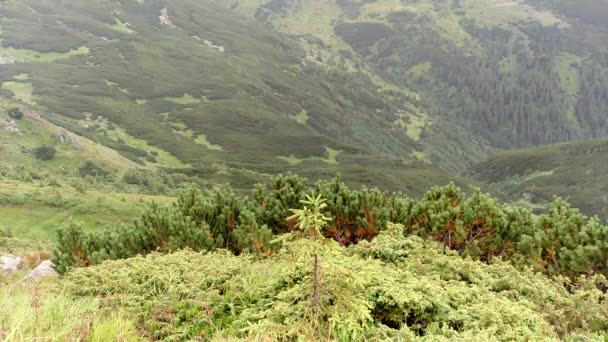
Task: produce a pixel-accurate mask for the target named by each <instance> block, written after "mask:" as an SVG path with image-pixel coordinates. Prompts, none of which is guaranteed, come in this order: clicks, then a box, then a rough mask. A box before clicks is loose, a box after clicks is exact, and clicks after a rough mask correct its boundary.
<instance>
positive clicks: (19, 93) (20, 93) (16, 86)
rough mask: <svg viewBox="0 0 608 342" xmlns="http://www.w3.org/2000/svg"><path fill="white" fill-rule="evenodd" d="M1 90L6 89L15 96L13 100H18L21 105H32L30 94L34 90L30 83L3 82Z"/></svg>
mask: <svg viewBox="0 0 608 342" xmlns="http://www.w3.org/2000/svg"><path fill="white" fill-rule="evenodd" d="M2 88H4V89H8V90H10V91H12V92H13V94H15V99H16V100H19V101H21V102H23V103H28V104H31V103H34V101H33V95H32V92H33V91H34V88H33V87H32V84H31V83H25V82H13V81H10V82H4V83H2Z"/></svg>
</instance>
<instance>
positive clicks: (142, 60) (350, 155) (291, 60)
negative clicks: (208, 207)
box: [0, 0, 466, 190]
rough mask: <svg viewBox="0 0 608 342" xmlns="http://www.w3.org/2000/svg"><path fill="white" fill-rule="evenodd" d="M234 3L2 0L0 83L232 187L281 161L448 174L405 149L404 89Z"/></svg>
mask: <svg viewBox="0 0 608 342" xmlns="http://www.w3.org/2000/svg"><path fill="white" fill-rule="evenodd" d="M250 5H251V7H255V6H254V4H250ZM239 11H240V8H239V9H236V8H235V7H234V6H232V4H223V3H218V2H215V1H180V2H172V1H159V0H157V1H145V2H144V1H142V2H136V1H129V0H123V1H110V0H105V1H101V2H98V3H96V4H95V5H91V4H89V3H88V2H85V1H82V0H66V1H62V2H60V3H57V2H54V1H30V0H20V1H10V2H3V3H2V6H1V7H0V14H2V19H1V20H0V26H1V27H2V36H1V37H2V47H1V48H0V54H2V56H3V60H2V61H3V63H5V64H3V65H2V69H1V70H0V83H1V84H2V87H1V88H0V91H1V93H0V96H4V97H7V98H11V99H13V100H15V101H20V102H21V104H22V105H23V106H27V107H28V108H33V109H36V110H37V111H38V112H39V113H40V114H41V115H42V116H43V117H45V118H47V119H48V120H51V121H52V122H53V123H55V124H57V125H60V126H62V127H65V128H66V129H68V130H70V131H72V132H74V133H76V134H80V135H83V136H85V137H87V138H89V139H91V140H95V141H98V142H100V143H101V144H104V145H106V146H108V147H111V148H113V149H115V150H117V151H119V152H120V153H121V154H123V155H125V156H127V157H128V158H130V159H131V160H133V161H134V162H136V163H138V164H141V165H146V164H149V163H150V162H149V160H150V159H152V158H151V157H150V154H151V152H152V151H154V152H155V153H156V154H159V155H161V156H165V157H166V158H164V159H165V161H166V162H160V158H155V159H158V161H159V163H160V164H161V166H164V167H169V168H173V169H188V170H190V171H188V172H191V173H193V174H198V175H202V176H205V177H209V178H212V179H215V180H217V181H218V182H227V181H229V182H232V183H233V184H234V185H236V186H237V187H238V186H239V185H241V184H247V183H252V182H255V181H257V180H259V179H262V178H263V177H265V174H269V173H270V174H272V173H278V172H285V171H296V172H298V173H300V174H304V175H307V176H311V177H317V176H319V175H325V174H335V173H336V172H341V173H343V175H344V177H345V179H347V180H350V181H352V182H354V183H359V184H360V183H368V182H370V181H373V183H374V184H376V185H379V186H383V187H387V188H388V187H390V188H394V189H403V190H405V189H408V188H411V187H414V188H416V187H419V188H420V189H423V188H425V187H426V186H428V185H429V184H428V183H426V182H427V181H426V179H430V180H431V181H432V182H442V183H443V182H446V181H447V180H448V179H450V178H451V177H450V176H449V175H448V174H447V173H446V172H443V171H441V170H440V169H438V168H437V167H435V166H432V165H430V164H429V163H418V162H417V160H419V159H420V157H421V156H422V157H423V155H424V148H423V147H422V146H421V145H420V144H419V142H418V141H417V140H419V139H418V136H419V135H420V134H421V132H420V130H419V129H418V128H417V127H418V126H422V125H423V123H424V121H425V120H426V115H425V114H424V113H422V112H420V113H418V114H416V115H411V116H410V115H406V114H405V113H404V114H401V112H402V108H404V107H405V106H406V105H407V103H409V101H408V99H414V98H415V97H416V95H415V94H412V93H408V92H406V91H404V90H401V89H397V88H395V89H391V88H386V89H385V88H381V87H379V86H378V85H377V84H376V83H375V82H372V81H371V80H370V77H369V76H368V75H366V74H365V73H354V72H347V71H344V70H340V69H339V68H334V67H329V66H326V65H322V64H315V63H309V62H308V61H307V60H306V59H305V56H306V54H305V51H304V48H303V47H302V46H300V44H299V42H298V41H296V40H294V39H292V38H291V37H288V36H286V35H284V34H281V33H279V32H275V31H273V30H270V29H269V28H267V27H265V26H264V25H262V24H261V23H259V22H258V21H257V20H256V19H255V18H253V17H246V16H244V15H242V14H239ZM41 36H44V37H45V38H44V39H40V37H41ZM16 77H17V78H16ZM396 122H398V124H396ZM419 122H422V123H420V124H419ZM407 127H411V130H406V129H405V128H407ZM370 156H373V158H370ZM422 159H425V158H422ZM152 160H154V159H152ZM362 161H363V162H362ZM414 162H415V163H416V164H415V165H414V164H412V163H414ZM152 164H154V162H152ZM407 169H409V171H408V170H407ZM388 174H390V176H386V175H388ZM420 182H425V183H426V184H425V185H422V186H420V185H419V183H420ZM462 183H466V181H463V182H462Z"/></svg>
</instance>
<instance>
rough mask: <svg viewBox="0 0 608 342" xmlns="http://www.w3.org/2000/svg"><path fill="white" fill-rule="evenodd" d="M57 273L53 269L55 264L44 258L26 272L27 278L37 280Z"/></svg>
mask: <svg viewBox="0 0 608 342" xmlns="http://www.w3.org/2000/svg"><path fill="white" fill-rule="evenodd" d="M57 275H58V273H57V271H55V264H54V263H53V262H52V261H50V260H45V261H43V262H41V263H40V265H38V266H37V267H36V268H34V269H33V270H32V272H30V274H28V276H27V279H28V280H38V279H41V278H45V277H52V276H57Z"/></svg>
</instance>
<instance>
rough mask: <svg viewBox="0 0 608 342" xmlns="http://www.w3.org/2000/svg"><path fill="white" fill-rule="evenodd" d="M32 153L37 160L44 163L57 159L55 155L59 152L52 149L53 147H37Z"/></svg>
mask: <svg viewBox="0 0 608 342" xmlns="http://www.w3.org/2000/svg"><path fill="white" fill-rule="evenodd" d="M32 153H34V156H35V157H36V158H37V159H40V160H43V161H47V160H51V159H53V158H54V157H55V153H57V150H56V149H55V148H54V147H52V146H46V145H45V146H39V147H36V148H35V149H34V150H33V151H32Z"/></svg>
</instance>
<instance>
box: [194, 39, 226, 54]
mask: <svg viewBox="0 0 608 342" xmlns="http://www.w3.org/2000/svg"><path fill="white" fill-rule="evenodd" d="M192 38H194V39H196V40H202V41H203V42H204V43H205V45H207V47H208V48H210V49H215V50H217V51H219V52H224V51H226V49H225V48H224V47H223V46H222V45H215V44H214V43H213V42H212V41H210V40H207V39H202V38H201V37H199V36H192Z"/></svg>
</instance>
